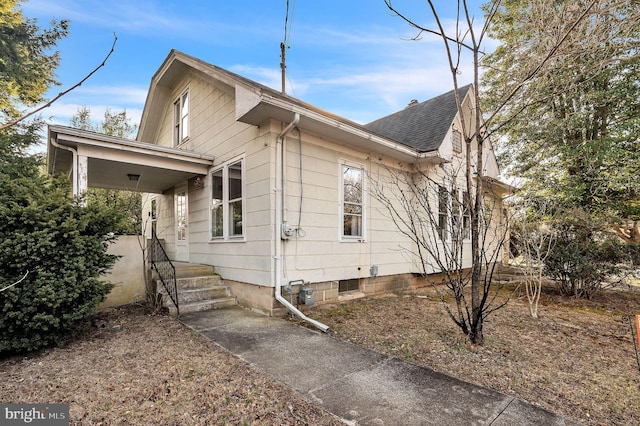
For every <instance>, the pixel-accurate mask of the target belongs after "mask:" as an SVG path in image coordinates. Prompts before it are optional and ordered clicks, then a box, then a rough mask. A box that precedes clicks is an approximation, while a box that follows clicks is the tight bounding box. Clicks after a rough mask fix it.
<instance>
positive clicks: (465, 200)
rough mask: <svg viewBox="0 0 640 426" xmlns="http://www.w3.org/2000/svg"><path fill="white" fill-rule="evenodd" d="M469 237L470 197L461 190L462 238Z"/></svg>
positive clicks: (466, 238)
mask: <svg viewBox="0 0 640 426" xmlns="http://www.w3.org/2000/svg"><path fill="white" fill-rule="evenodd" d="M470 238H471V198H470V197H469V193H468V192H467V191H462V239H464V240H468V239H470Z"/></svg>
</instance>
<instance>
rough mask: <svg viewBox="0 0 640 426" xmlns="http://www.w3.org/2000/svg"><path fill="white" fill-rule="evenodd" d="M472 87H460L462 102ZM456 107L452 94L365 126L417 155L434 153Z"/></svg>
mask: <svg viewBox="0 0 640 426" xmlns="http://www.w3.org/2000/svg"><path fill="white" fill-rule="evenodd" d="M470 87H471V85H470V84H469V85H466V86H463V87H461V88H460V97H461V98H462V99H464V97H465V96H466V95H467V92H468V91H469V88H470ZM457 112H458V108H457V106H456V98H455V93H454V91H453V90H452V91H450V92H447V93H445V94H443V95H440V96H437V97H435V98H432V99H429V100H426V101H424V102H421V103H418V104H416V105H412V106H408V107H406V108H405V109H403V110H402V111H398V112H396V113H393V114H391V115H388V116H386V117H382V118H379V119H378V120H375V121H372V122H371V123H368V124H365V125H364V127H365V128H366V129H367V130H369V131H371V132H373V133H377V134H378V135H380V136H384V137H386V138H389V139H393V140H395V141H396V142H399V143H401V144H403V145H407V146H409V147H411V148H414V149H416V150H417V151H418V152H429V151H435V150H437V149H438V148H439V147H440V144H441V143H442V141H443V140H444V137H445V135H446V134H447V131H448V130H449V126H451V123H452V122H453V119H454V117H455V116H456V113H457Z"/></svg>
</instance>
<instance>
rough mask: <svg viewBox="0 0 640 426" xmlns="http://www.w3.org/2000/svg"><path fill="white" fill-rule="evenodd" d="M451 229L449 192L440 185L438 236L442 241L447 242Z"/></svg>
mask: <svg viewBox="0 0 640 426" xmlns="http://www.w3.org/2000/svg"><path fill="white" fill-rule="evenodd" d="M448 228H449V191H448V190H447V188H445V187H444V186H442V185H438V235H439V236H440V239H441V240H442V241H446V240H447V236H448Z"/></svg>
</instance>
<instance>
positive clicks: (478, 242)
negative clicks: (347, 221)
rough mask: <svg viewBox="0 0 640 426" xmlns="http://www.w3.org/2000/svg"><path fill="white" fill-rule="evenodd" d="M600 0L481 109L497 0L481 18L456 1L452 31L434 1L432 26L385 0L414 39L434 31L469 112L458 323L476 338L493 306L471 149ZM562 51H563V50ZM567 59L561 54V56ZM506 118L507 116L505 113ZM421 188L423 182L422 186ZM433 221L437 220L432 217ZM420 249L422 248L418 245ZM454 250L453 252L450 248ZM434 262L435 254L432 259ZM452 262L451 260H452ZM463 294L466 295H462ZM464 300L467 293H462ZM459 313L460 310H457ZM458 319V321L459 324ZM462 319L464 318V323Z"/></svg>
mask: <svg viewBox="0 0 640 426" xmlns="http://www.w3.org/2000/svg"><path fill="white" fill-rule="evenodd" d="M598 1H599V0H593V1H591V2H589V3H588V4H587V5H585V6H582V5H579V6H577V7H580V8H581V11H580V12H579V13H578V14H574V15H572V16H577V17H576V18H575V20H574V21H572V22H570V23H569V24H568V25H564V26H563V27H562V32H561V33H560V34H558V35H557V37H554V38H553V39H552V40H550V42H549V44H548V45H547V46H544V48H543V49H541V53H540V55H538V56H536V57H535V58H533V60H532V61H531V63H527V64H522V70H523V72H521V73H519V74H518V79H517V81H514V82H512V84H510V85H509V87H507V88H506V90H505V92H504V93H503V94H502V96H501V97H500V101H499V102H498V103H497V106H496V108H495V110H494V111H488V112H487V113H486V114H485V115H483V114H482V112H481V111H480V105H481V103H480V101H481V99H480V93H479V91H478V88H479V78H480V72H479V71H480V66H481V60H482V57H483V55H484V54H485V52H484V50H483V49H484V48H483V45H484V42H485V40H486V37H487V33H488V31H489V28H490V26H491V21H492V19H493V18H494V17H495V16H496V13H497V12H498V10H499V8H500V7H501V3H502V2H501V0H492V1H490V2H489V3H488V4H486V5H485V6H484V9H485V19H484V22H482V23H478V22H477V21H476V19H475V16H474V15H473V12H472V10H471V8H470V7H469V5H468V3H467V1H466V0H458V1H457V6H458V7H457V16H456V20H455V28H454V29H453V31H447V30H446V29H445V25H444V23H443V20H442V18H441V15H440V14H439V13H438V10H437V9H436V7H435V4H434V1H433V0H428V1H427V3H428V5H429V9H430V12H431V15H432V16H433V18H434V21H435V23H434V25H433V27H431V28H429V27H427V26H424V25H420V24H418V23H417V22H416V21H415V20H413V19H411V18H410V17H408V16H406V15H405V14H403V13H402V12H401V11H399V10H398V9H396V8H395V7H394V6H393V5H392V1H391V0H385V3H386V5H387V7H388V8H389V10H390V11H391V12H392V13H393V14H394V15H395V16H397V17H399V18H401V19H403V20H404V21H405V22H407V24H408V25H410V26H411V27H412V28H414V29H415V30H416V31H417V34H416V36H415V37H414V39H415V40H418V39H419V38H420V37H421V36H423V35H424V34H430V35H435V36H437V37H439V38H440V39H441V40H442V43H443V47H444V50H445V53H446V57H447V61H448V65H449V70H450V73H451V78H452V82H453V87H454V93H455V99H456V105H457V108H458V114H459V116H460V117H468V118H469V119H468V120H467V119H461V120H460V124H461V127H462V129H461V133H462V137H463V138H464V142H465V143H464V158H465V163H464V165H463V166H462V168H461V178H462V179H463V180H464V188H465V191H466V193H467V194H469V195H468V197H467V200H466V201H463V203H462V204H463V206H462V208H464V209H465V211H468V214H469V216H470V233H471V238H470V239H471V256H470V257H471V259H470V261H471V268H470V272H469V276H468V278H467V280H468V281H469V283H470V293H471V294H470V297H471V304H470V309H469V314H468V318H469V319H468V321H469V322H468V324H466V326H467V329H465V328H464V327H463V328H462V329H463V331H465V333H466V334H467V336H468V338H469V340H470V341H471V342H472V343H475V344H483V342H484V335H483V321H484V319H485V318H486V316H487V315H488V314H489V313H490V312H492V311H493V310H494V308H492V307H491V304H490V303H488V302H489V301H490V300H491V299H490V297H489V295H490V288H491V281H490V280H489V281H487V278H491V274H489V275H487V273H486V271H487V270H488V268H487V267H488V266H489V265H488V263H487V261H488V260H490V259H492V258H494V257H493V256H487V253H486V252H485V248H484V243H483V241H484V240H483V238H484V237H485V236H486V234H487V232H488V229H487V224H486V221H484V220H483V215H484V214H485V208H484V202H485V194H486V192H487V189H486V188H485V186H486V185H487V180H486V179H485V177H484V175H483V174H484V164H483V160H484V158H483V157H484V156H483V155H481V154H479V155H474V152H476V153H483V152H484V150H485V146H487V144H488V142H487V141H488V138H489V136H490V132H491V130H495V129H497V128H499V127H500V126H501V125H502V124H503V123H504V122H503V123H494V122H493V121H494V119H496V117H497V115H498V113H499V112H500V111H501V110H502V109H504V108H505V106H506V105H508V104H509V103H510V102H512V101H513V100H514V99H515V98H516V97H517V95H518V94H519V93H520V91H521V90H522V89H523V87H525V85H526V84H527V83H528V82H529V81H531V80H532V78H533V77H535V76H536V75H538V74H539V73H540V72H541V70H543V69H544V68H545V66H546V65H547V64H548V63H549V62H550V61H552V60H553V59H562V57H560V56H559V51H560V48H561V47H562V46H563V44H564V43H565V42H566V41H567V39H568V37H569V35H570V34H571V33H572V32H573V31H574V30H575V28H576V27H577V26H578V24H579V23H580V22H582V21H583V20H584V19H585V18H587V17H588V15H589V13H590V12H591V10H592V9H593V8H594V6H595V5H596V3H598ZM563 53H565V52H563ZM565 60H566V58H565ZM464 61H470V63H471V66H472V70H473V87H474V89H475V90H473V93H472V95H471V96H472V97H473V102H472V103H471V109H472V110H471V111H469V112H467V113H465V111H463V100H464V99H462V96H461V90H460V84H459V74H460V73H461V67H462V65H463V63H464ZM524 109H525V105H523V107H522V108H521V109H516V110H515V112H514V114H516V115H517V114H520V113H522V111H523V110H524ZM506 120H509V119H508V118H507V119H506ZM424 190H426V188H424ZM436 223H437V222H436ZM419 240H420V238H415V239H414V242H415V243H416V244H419ZM421 249H424V248H421ZM454 254H455V252H454ZM435 261H436V262H438V261H437V260H435ZM452 266H453V265H452ZM458 276H459V277H463V273H462V271H460V272H458ZM456 288H457V287H455V288H454V289H452V291H453V292H454V295H456V297H457V298H461V299H462V296H461V295H459V294H457V293H456V292H457V291H458V290H456ZM465 297H466V296H465ZM464 300H466V299H464ZM458 317H460V315H458ZM454 321H455V320H454ZM459 325H460V324H459ZM463 325H465V324H463Z"/></svg>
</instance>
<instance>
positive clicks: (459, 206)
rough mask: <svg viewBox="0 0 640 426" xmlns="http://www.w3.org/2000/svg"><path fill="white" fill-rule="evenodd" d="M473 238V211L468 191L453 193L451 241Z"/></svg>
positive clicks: (454, 191) (455, 191)
mask: <svg viewBox="0 0 640 426" xmlns="http://www.w3.org/2000/svg"><path fill="white" fill-rule="evenodd" d="M469 238H471V210H470V205H469V193H468V192H467V191H458V190H456V189H454V190H453V191H451V239H452V240H468V239H469Z"/></svg>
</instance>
